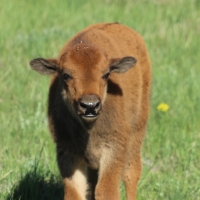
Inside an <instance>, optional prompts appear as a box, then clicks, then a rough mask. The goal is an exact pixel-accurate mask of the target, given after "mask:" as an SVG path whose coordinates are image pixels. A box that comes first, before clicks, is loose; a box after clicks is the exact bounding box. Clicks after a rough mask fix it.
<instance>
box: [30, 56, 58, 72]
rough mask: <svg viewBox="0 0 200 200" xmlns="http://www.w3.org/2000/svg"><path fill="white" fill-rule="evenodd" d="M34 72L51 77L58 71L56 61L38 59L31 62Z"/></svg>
mask: <svg viewBox="0 0 200 200" xmlns="http://www.w3.org/2000/svg"><path fill="white" fill-rule="evenodd" d="M30 66H31V68H32V69H33V70H35V71H37V72H38V73H40V74H43V75H51V74H54V73H56V72H57V71H58V65H57V60H56V59H44V58H36V59H33V60H31V61H30Z"/></svg>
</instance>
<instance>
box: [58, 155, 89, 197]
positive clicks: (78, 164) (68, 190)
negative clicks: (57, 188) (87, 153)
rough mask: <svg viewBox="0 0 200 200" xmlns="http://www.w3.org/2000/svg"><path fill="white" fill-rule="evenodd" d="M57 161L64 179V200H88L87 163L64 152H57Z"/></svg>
mask: <svg viewBox="0 0 200 200" xmlns="http://www.w3.org/2000/svg"><path fill="white" fill-rule="evenodd" d="M57 161H58V166H59V169H60V173H61V176H62V178H63V184H64V200H86V195H87V178H86V165H85V162H84V161H83V160H81V159H80V158H77V157H75V156H73V155H71V154H68V153H67V152H64V151H59V152H57Z"/></svg>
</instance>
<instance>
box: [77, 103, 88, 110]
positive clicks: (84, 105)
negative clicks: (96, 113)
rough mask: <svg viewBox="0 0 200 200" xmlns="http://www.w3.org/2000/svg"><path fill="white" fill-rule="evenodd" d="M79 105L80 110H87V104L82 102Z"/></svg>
mask: <svg viewBox="0 0 200 200" xmlns="http://www.w3.org/2000/svg"><path fill="white" fill-rule="evenodd" d="M79 104H80V106H81V107H82V108H85V109H87V107H88V105H87V104H85V103H83V102H80V103H79Z"/></svg>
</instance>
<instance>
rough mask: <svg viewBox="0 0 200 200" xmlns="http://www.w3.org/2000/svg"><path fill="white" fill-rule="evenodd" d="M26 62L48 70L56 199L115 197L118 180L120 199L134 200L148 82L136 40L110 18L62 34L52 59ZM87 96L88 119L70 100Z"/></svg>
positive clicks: (143, 53)
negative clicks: (93, 106)
mask: <svg viewBox="0 0 200 200" xmlns="http://www.w3.org/2000/svg"><path fill="white" fill-rule="evenodd" d="M136 60H137V63H136V64H135V62H136ZM30 64H31V66H32V68H33V69H34V70H36V71H38V72H39V73H42V74H52V75H53V76H52V81H51V86H50V91H49V104H48V117H49V127H50V131H51V133H52V135H53V138H54V140H55V143H56V147H57V161H58V166H59V169H60V172H61V175H62V177H63V183H64V189H65V197H64V199H65V200H84V199H86V198H88V199H96V200H117V199H120V193H119V185H120V181H121V179H122V180H123V181H124V183H125V187H126V196H127V200H135V199H136V189H137V184H138V180H139V178H140V176H141V170H142V166H141V156H140V151H141V145H142V141H143V138H144V135H145V130H146V124H147V118H148V115H149V90H150V82H151V76H150V60H149V57H148V53H147V50H146V47H145V44H144V41H143V39H142V37H141V36H140V35H139V34H138V33H136V32H135V31H133V30H132V29H130V28H128V27H126V26H123V25H120V24H117V23H113V24H96V25H92V26H89V27H87V28H86V29H84V30H83V31H81V32H80V33H78V34H77V35H75V36H74V37H73V38H72V39H70V40H69V41H68V42H67V43H66V44H65V45H64V47H63V48H62V50H61V52H60V54H59V56H58V58H57V59H47V60H46V59H40V58H39V59H35V60H33V61H31V63H30ZM107 73H110V76H109V78H108V80H106V79H107V77H106V74H107ZM64 74H65V75H64ZM66 74H67V75H66ZM64 77H65V79H64ZM102 77H103V78H102ZM87 95H93V96H94V97H95V98H96V97H98V99H100V103H101V104H100V105H101V106H102V108H101V109H100V111H99V112H101V113H98V117H97V118H95V119H94V118H92V119H90V118H83V117H82V116H81V114H80V113H81V112H82V111H81V110H80V108H79V107H80V105H81V104H80V105H79V103H78V102H80V99H81V100H82V98H83V97H86V96H87ZM78 106H79V107H78ZM82 109H83V108H82ZM87 184H88V185H87ZM88 189H90V192H88V193H87V190H88ZM86 196H87V197H86Z"/></svg>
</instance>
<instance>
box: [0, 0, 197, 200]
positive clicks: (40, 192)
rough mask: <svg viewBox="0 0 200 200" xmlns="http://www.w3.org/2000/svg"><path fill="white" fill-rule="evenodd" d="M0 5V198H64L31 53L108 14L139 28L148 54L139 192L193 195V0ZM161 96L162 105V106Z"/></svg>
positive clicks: (51, 53) (46, 53) (53, 47)
mask: <svg viewBox="0 0 200 200" xmlns="http://www.w3.org/2000/svg"><path fill="white" fill-rule="evenodd" d="M0 5H1V9H0V199H2V200H3V199H6V200H12V199H16V197H17V196H19V197H20V199H21V200H36V199H37V200H44V199H46V200H51V199H52V200H53V199H54V200H55V199H57V200H61V199H62V195H63V191H62V184H61V180H60V176H59V172H58V169H57V165H56V161H55V149H54V144H53V142H52V139H51V137H50V136H49V133H48V128H47V119H46V102H47V93H48V85H49V81H50V78H49V77H44V76H39V75H38V74H37V73H35V72H33V71H32V70H31V69H30V67H29V64H28V63H29V61H30V60H31V59H33V58H35V57H40V56H41V57H56V56H57V54H58V51H59V50H60V48H61V47H62V45H63V44H64V43H65V42H66V41H67V40H68V39H69V38H70V37H71V36H72V35H73V34H75V33H76V32H77V31H79V30H81V29H82V28H84V27H85V26H87V25H89V24H93V23H97V22H115V21H118V22H120V23H123V24H125V25H128V26H130V27H132V28H133V29H135V30H137V31H138V32H139V33H140V34H141V35H142V36H143V37H144V39H145V41H146V44H147V46H148V49H149V53H150V57H151V61H152V72H153V85H152V95H151V97H152V98H151V115H150V120H149V124H148V132H147V135H146V138H145V141H144V145H143V175H142V178H141V180H140V183H139V188H138V200H146V199H148V200H160V199H163V200H183V199H184V200H198V199H200V1H199V0H176V1H174V0H134V1H133V0H102V1H94V0H88V1H85V2H84V1H80V0H73V1H70V0H66V1H61V0H57V1H53V0H34V1H33V0H30V1H23V0H19V1H15V0H8V1H4V0H0ZM161 103H166V104H167V105H168V106H169V109H168V110H165V111H162V110H159V109H158V108H157V107H158V105H159V104H161ZM122 196H124V190H123V188H122ZM122 199H125V197H122Z"/></svg>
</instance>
